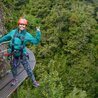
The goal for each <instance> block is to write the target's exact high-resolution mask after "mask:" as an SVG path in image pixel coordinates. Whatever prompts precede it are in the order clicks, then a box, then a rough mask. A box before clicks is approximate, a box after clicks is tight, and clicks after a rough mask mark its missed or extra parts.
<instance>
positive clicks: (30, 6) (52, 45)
mask: <svg viewBox="0 0 98 98" xmlns="http://www.w3.org/2000/svg"><path fill="white" fill-rule="evenodd" d="M1 3H2V5H3V9H4V12H5V13H4V19H5V27H6V30H7V31H10V30H11V29H12V28H16V27H17V20H18V19H19V17H21V16H23V17H25V18H26V19H28V21H29V25H28V30H29V31H30V32H31V33H32V34H34V30H35V27H36V26H40V27H41V32H42V40H41V43H40V44H39V45H38V46H31V45H29V48H30V49H31V50H32V51H33V52H34V53H35V56H36V59H37V66H36V67H35V69H34V71H35V73H36V78H37V80H39V83H40V87H39V88H33V86H32V83H31V81H30V80H29V79H27V80H25V82H24V83H23V84H22V85H21V86H20V87H19V88H18V98H98V97H97V96H98V35H97V33H98V24H97V20H98V10H97V9H98V8H97V6H98V5H97V4H98V1H97V0H37V1H36V0H2V2H1Z"/></svg>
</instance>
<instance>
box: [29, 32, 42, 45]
mask: <svg viewBox="0 0 98 98" xmlns="http://www.w3.org/2000/svg"><path fill="white" fill-rule="evenodd" d="M28 39H29V42H31V43H32V44H35V45H36V44H38V43H39V42H40V40H41V32H40V31H36V36H35V37H33V36H32V35H31V34H30V36H29V37H28Z"/></svg>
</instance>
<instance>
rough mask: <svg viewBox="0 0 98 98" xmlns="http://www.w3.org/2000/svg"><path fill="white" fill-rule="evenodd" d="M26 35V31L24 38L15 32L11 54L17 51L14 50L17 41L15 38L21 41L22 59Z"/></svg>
mask: <svg viewBox="0 0 98 98" xmlns="http://www.w3.org/2000/svg"><path fill="white" fill-rule="evenodd" d="M25 34H26V31H25V32H24V36H17V30H16V31H15V34H14V37H13V39H12V47H11V48H12V50H11V53H12V54H13V52H14V51H15V49H14V41H15V37H17V38H19V39H20V40H21V47H20V57H21V58H22V57H23V48H24V39H25Z"/></svg>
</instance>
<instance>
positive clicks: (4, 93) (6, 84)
mask: <svg viewBox="0 0 98 98" xmlns="http://www.w3.org/2000/svg"><path fill="white" fill-rule="evenodd" d="M27 50H28V53H29V56H30V58H29V63H30V66H31V68H32V70H33V69H34V66H35V64H36V60H35V56H34V54H33V53H32V51H30V50H29V49H27ZM26 78H27V74H26V71H25V70H24V68H23V66H22V65H21V66H19V67H18V74H17V79H18V83H17V84H16V85H15V86H11V80H12V79H13V77H12V73H11V72H9V73H8V74H7V75H6V76H5V77H3V78H2V79H1V80H0V98H8V97H9V96H10V95H11V94H12V93H13V92H14V91H15V90H16V89H17V87H18V86H19V85H20V84H21V83H22V82H23V81H24V80H25V79H26Z"/></svg>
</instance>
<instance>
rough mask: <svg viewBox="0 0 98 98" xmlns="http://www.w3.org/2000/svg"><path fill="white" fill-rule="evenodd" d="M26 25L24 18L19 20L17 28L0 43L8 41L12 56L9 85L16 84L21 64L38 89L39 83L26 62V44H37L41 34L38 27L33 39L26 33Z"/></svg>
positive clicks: (0, 39) (1, 39) (0, 40)
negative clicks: (11, 78) (11, 75)
mask: <svg viewBox="0 0 98 98" xmlns="http://www.w3.org/2000/svg"><path fill="white" fill-rule="evenodd" d="M27 25H28V21H27V20H26V19H25V18H20V19H19V20H18V28H16V29H14V30H12V31H10V32H9V33H8V34H6V35H5V36H3V37H2V38H0V43H2V42H5V41H10V45H9V46H10V54H11V55H12V60H11V62H10V64H11V72H12V74H13V80H12V82H11V85H15V84H16V83H17V79H16V76H17V66H18V65H19V63H21V64H22V65H23V67H24V69H25V70H26V72H27V74H28V76H29V77H30V79H31V80H32V83H33V85H34V86H35V87H38V86H39V83H38V82H37V81H36V79H35V76H34V73H33V71H32V69H31V68H30V65H29V62H28V57H27V50H26V43H27V42H30V43H31V44H32V45H34V44H38V43H39V42H40V40H41V32H40V27H36V35H35V37H34V36H32V35H31V34H30V33H29V32H27V31H26V28H27Z"/></svg>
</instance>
